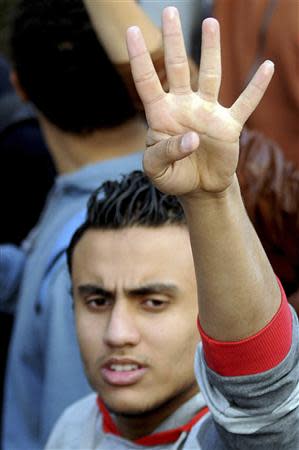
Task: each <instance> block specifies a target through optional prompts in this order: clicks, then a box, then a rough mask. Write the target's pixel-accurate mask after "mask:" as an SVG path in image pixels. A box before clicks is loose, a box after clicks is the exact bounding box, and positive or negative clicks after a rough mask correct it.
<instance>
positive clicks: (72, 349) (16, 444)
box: [0, 153, 142, 450]
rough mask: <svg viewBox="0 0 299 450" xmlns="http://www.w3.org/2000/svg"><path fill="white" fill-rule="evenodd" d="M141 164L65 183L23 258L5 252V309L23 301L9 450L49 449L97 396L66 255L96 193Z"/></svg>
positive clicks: (12, 364)
mask: <svg viewBox="0 0 299 450" xmlns="http://www.w3.org/2000/svg"><path fill="white" fill-rule="evenodd" d="M141 159H142V158H141V153H140V154H139V153H136V154H133V155H130V156H127V157H123V158H118V159H113V160H109V161H105V162H101V163H97V164H92V165H89V166H85V167H83V168H82V169H81V170H79V171H77V172H74V173H71V174H66V175H62V176H59V177H58V178H57V180H56V183H55V185H54V187H53V189H52V191H51V192H50V194H49V197H48V200H47V203H46V206H45V208H44V211H43V213H42V215H41V218H40V220H39V223H38V224H37V226H36V228H35V229H34V230H33V231H32V233H31V234H30V235H29V237H28V239H27V240H26V242H25V243H24V245H23V248H22V249H19V250H16V249H14V251H15V252H19V256H16V255H15V257H10V256H9V255H8V257H7V258H6V257H5V255H6V252H7V251H8V252H11V251H12V248H11V247H6V248H5V247H2V249H1V250H2V253H1V252H0V292H1V293H0V306H1V307H2V310H5V309H6V310H11V309H12V305H13V304H14V301H15V300H16V302H15V303H16V318H15V325H14V330H13V335H12V341H11V346H10V352H9V360H8V368H7V373H6V381H5V392H4V396H5V397H4V417H3V443H2V446H1V448H2V449H3V450H41V449H42V448H43V447H44V445H45V443H46V441H47V438H48V436H49V433H50V431H51V429H52V427H53V425H54V423H55V422H56V420H57V419H58V417H59V416H60V414H61V413H62V411H63V410H64V409H65V407H67V406H68V405H70V404H71V403H73V402H74V401H76V400H78V399H79V398H81V397H82V396H84V395H86V394H88V393H90V387H89V386H88V384H87V381H86V378H85V375H84V371H83V366H82V363H81V359H80V355H79V350H78V346H77V341H76V334H75V327H74V321H73V311H72V301H71V297H70V293H69V292H70V280H69V276H68V273H67V267H66V258H65V253H64V250H65V248H66V247H67V245H68V243H69V240H70V237H71V236H72V234H73V231H74V230H75V229H76V228H77V227H78V225H79V224H80V223H81V222H82V220H83V218H84V215H85V209H86V202H87V199H88V197H89V195H90V193H91V192H92V191H93V190H94V189H95V188H97V187H98V186H99V185H100V184H101V183H102V182H103V181H105V180H107V179H115V178H116V177H117V176H118V175H119V174H123V173H128V172H130V171H132V170H136V169H141ZM22 201H25V199H22ZM14 262H15V264H16V265H15V266H14ZM1 282H2V286H1ZM1 287H3V289H2V290H1ZM4 287H5V289H4Z"/></svg>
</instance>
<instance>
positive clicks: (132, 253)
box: [46, 8, 299, 450]
mask: <svg viewBox="0 0 299 450" xmlns="http://www.w3.org/2000/svg"><path fill="white" fill-rule="evenodd" d="M163 34H164V46H165V55H166V69H167V76H168V81H169V85H170V91H169V93H166V92H164V91H163V89H162V87H161V84H160V82H159V80H158V77H157V75H156V73H155V70H154V69H153V66H152V62H151V59H150V56H149V53H148V52H147V49H146V46H145V44H144V41H143V39H142V35H141V33H140V30H139V29H138V28H137V27H132V28H130V29H129V31H128V36H127V40H128V49H129V54H130V58H131V65H132V73H133V76H134V79H135V83H136V87H137V90H138V92H139V95H140V97H141V99H142V101H143V103H144V106H145V111H146V115H147V120H148V123H149V127H150V128H149V134H148V141H147V142H148V148H147V150H146V152H145V154H144V169H145V171H146V173H147V175H148V176H149V178H150V179H151V181H152V182H153V183H154V184H155V186H156V187H157V188H158V189H159V190H160V191H162V192H164V193H165V194H172V195H175V196H176V197H178V199H179V201H180V203H181V205H182V208H183V211H184V216H185V218H186V223H187V225H188V230H189V234H188V233H187V229H186V227H184V226H183V222H184V219H183V218H182V216H183V215H182V211H180V209H179V207H178V203H176V201H175V199H173V198H172V197H167V196H165V195H163V194H159V193H158V192H157V191H154V189H153V187H151V186H150V184H149V183H148V182H146V181H145V180H144V178H142V176H140V175H139V178H138V175H136V174H133V175H131V177H129V178H125V179H124V180H123V182H122V183H108V184H106V185H104V186H103V189H102V190H100V191H99V192H96V193H95V194H94V196H93V198H92V199H91V201H90V203H89V210H88V214H87V218H86V222H85V223H84V224H83V226H82V227H81V228H80V229H79V230H78V231H77V232H76V234H75V235H74V237H73V239H72V242H71V245H70V247H69V251H68V261H69V268H70V272H71V276H72V284H73V295H74V304H75V316H76V326H77V335H78V339H79V344H80V349H81V354H82V358H83V361H84V365H85V370H86V373H87V375H88V378H89V381H90V383H91V385H92V387H93V388H94V390H95V391H96V393H97V394H98V396H99V397H98V399H96V394H94V395H91V396H89V397H87V398H86V399H84V400H82V401H81V402H79V403H77V404H75V405H74V406H72V407H71V408H70V409H69V410H68V411H67V412H66V413H65V414H64V416H63V417H62V418H61V420H60V421H59V422H58V424H57V425H56V427H55V429H54V431H53V434H52V436H51V437H50V440H49V442H48V444H47V447H46V448H47V450H53V449H55V450H58V449H66V448H73V449H82V448H84V449H97V450H100V449H108V448H109V449H110V448H111V449H112V448H113V449H114V448H115V449H118V450H122V449H132V448H136V449H141V448H144V447H147V448H149V447H150V448H162V446H163V448H165V449H188V450H191V449H192V450H194V449H200V450H211V449H213V450H220V449H221V450H224V449H227V450H228V449H242V450H249V449H250V450H252V449H261V448H265V447H271V448H273V449H277V450H281V449H282V448H286V449H292V450H296V449H297V448H298V446H299V430H298V426H297V423H298V418H299V388H298V386H299V384H298V378H299V370H298V369H299V354H298V353H299V352H298V346H297V341H298V332H299V328H298V321H297V317H296V315H295V314H294V313H293V312H292V311H291V309H290V307H289V305H288V303H287V301H286V298H285V295H284V293H283V290H282V288H280V285H279V282H278V281H277V279H276V277H275V275H274V273H273V271H272V268H271V266H270V264H269V262H268V260H267V257H266V255H265V253H264V251H263V249H262V246H261V244H260V242H259V240H258V239H257V236H256V234H255V231H254V229H253V227H252V225H251V223H250V222H249V220H248V217H247V214H246V212H245V208H244V206H243V203H242V198H241V195H240V190H239V185H238V180H237V177H236V173H235V171H236V165H237V161H238V154H239V134H240V131H241V129H242V127H243V125H244V122H245V121H246V119H247V117H248V116H249V115H250V114H251V113H252V111H253V110H254V109H255V107H256V105H257V104H258V102H259V100H260V99H261V97H262V95H263V93H264V91H265V90H266V87H267V85H268V83H269V81H270V79H271V76H272V74H273V64H272V63H271V62H269V61H267V62H265V63H264V64H263V65H262V66H261V67H260V68H259V70H258V71H257V73H256V74H255V76H254V78H253V80H252V81H251V82H250V84H249V85H248V87H247V88H246V90H245V91H244V92H243V94H242V95H241V96H240V97H239V98H238V99H237V101H236V102H235V103H234V105H233V106H232V107H231V108H230V109H225V108H223V107H221V106H220V105H219V103H218V102H217V97H218V90H219V85H220V79H221V65H220V44H219V27H218V23H217V22H216V21H215V20H214V19H208V20H206V21H204V23H203V48H202V57H201V70H200V75H199V90H198V91H197V92H193V91H192V90H191V88H190V81H189V68H188V64H187V58H186V55H185V50H184V44H183V39H182V34H181V29H180V21H179V16H178V12H177V10H176V9H175V8H166V9H165V10H164V14H163ZM165 211H167V212H165ZM149 217H151V220H149V219H148V218H149ZM189 239H190V241H189ZM190 243H191V245H190ZM191 248H192V250H191ZM193 261H194V266H195V271H194V266H193ZM196 287H197V288H196ZM196 297H197V300H198V301H197V302H196V300H195V298H196ZM196 303H197V306H196ZM197 308H198V309H197ZM197 314H198V318H199V320H198V328H199V331H200V334H201V339H202V344H199V346H198V347H197V342H198V339H199V338H198V337H197V334H196V317H197ZM196 347H197V349H196ZM194 354H196V358H195V376H194V374H193V355H194ZM195 377H196V380H197V382H198V384H199V387H200V391H201V393H199V394H198V393H197V387H196V384H195ZM70 382H71V380H70ZM205 403H206V404H207V405H208V408H209V410H210V412H208V413H207V412H206V410H205V409H204V406H205Z"/></svg>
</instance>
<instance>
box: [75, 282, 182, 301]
mask: <svg viewBox="0 0 299 450" xmlns="http://www.w3.org/2000/svg"><path fill="white" fill-rule="evenodd" d="M77 291H78V293H79V294H80V295H81V296H84V295H100V296H102V297H105V298H109V299H113V298H115V291H109V290H107V289H105V288H103V287H102V286H100V285H96V284H82V285H80V286H78V288H77ZM178 291H179V289H178V287H177V286H176V285H175V284H171V283H150V284H146V285H144V286H139V287H136V288H131V289H125V293H126V295H128V296H129V297H142V296H145V295H150V294H164V295H171V296H175V295H177V294H178Z"/></svg>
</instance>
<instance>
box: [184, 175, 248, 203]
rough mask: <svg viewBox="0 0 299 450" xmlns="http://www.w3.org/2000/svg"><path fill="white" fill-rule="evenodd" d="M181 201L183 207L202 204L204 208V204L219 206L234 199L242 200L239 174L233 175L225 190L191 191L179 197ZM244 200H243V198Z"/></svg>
mask: <svg viewBox="0 0 299 450" xmlns="http://www.w3.org/2000/svg"><path fill="white" fill-rule="evenodd" d="M178 199H179V201H180V203H181V204H182V206H183V208H184V209H186V210H187V211H188V210H192V209H193V208H196V207H197V206H198V205H200V208H202V207H203V206H204V205H206V206H209V205H211V206H212V205H215V207H217V208H219V207H221V205H224V206H225V205H226V204H227V203H230V201H231V200H233V199H238V201H239V200H241V193H240V186H239V181H238V178H237V175H236V174H234V175H233V177H232V181H231V183H230V184H229V186H227V187H226V188H225V189H224V190H222V191H217V192H216V191H215V192H212V191H205V190H199V191H197V192H191V193H188V194H184V195H181V196H179V197H178ZM241 201H242V200H241Z"/></svg>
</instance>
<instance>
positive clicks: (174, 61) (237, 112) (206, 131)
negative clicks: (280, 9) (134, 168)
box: [127, 7, 274, 196]
mask: <svg viewBox="0 0 299 450" xmlns="http://www.w3.org/2000/svg"><path fill="white" fill-rule="evenodd" d="M163 39H164V51H165V66H166V70H167V77H168V84H169V92H165V91H164V90H163V89H162V86H161V84H160V81H159V78H158V76H157V74H156V72H155V69H154V67H153V64H152V61H151V58H150V55H149V53H148V51H147V49H146V46H145V43H144V39H143V37H142V34H141V32H140V30H139V28H137V27H131V28H129V29H128V31H127V47H128V52H129V57H130V62H131V68H132V74H133V78H134V81H135V85H136V88H137V91H138V93H139V95H140V98H141V100H142V102H143V105H144V109H145V113H146V117H147V121H148V125H149V131H148V140H147V150H146V151H145V155H144V170H145V171H146V173H147V174H148V175H149V176H150V177H151V178H152V180H153V182H154V183H155V185H156V186H157V187H158V188H159V189H160V190H162V191H164V192H167V193H171V194H175V195H181V196H183V195H184V196H185V195H188V194H192V195H193V194H194V193H197V192H200V191H206V192H210V193H220V192H222V191H224V190H225V189H227V188H228V187H229V186H230V184H231V183H232V181H233V179H234V174H235V170H236V167H237V162H238V155H239V136H240V132H241V130H242V127H243V125H244V123H245V122H246V120H247V118H248V117H249V116H250V115H251V114H252V112H253V111H254V109H255V108H256V106H257V105H258V103H259V101H260V100H261V98H262V96H263V94H264V92H265V90H266V88H267V86H268V84H269V82H270V80H271V77H272V75H273V71H274V67H273V63H272V62H270V61H265V62H264V63H263V64H262V65H261V66H260V68H259V69H258V71H257V72H256V74H255V75H254V77H253V79H252V80H251V82H250V83H249V85H248V86H247V88H246V89H245V90H244V92H243V93H242V94H241V95H240V97H239V98H238V99H237V100H236V102H235V103H234V104H233V105H232V106H231V108H224V107H222V106H221V105H220V104H219V103H218V101H217V99H218V93H219V88H220V83H221V56H220V34H219V24H218V22H217V21H216V20H215V19H212V18H210V19H206V20H205V21H204V22H203V25H202V52H201V62H200V71H199V77H198V91H197V92H194V91H192V89H191V87H190V73H189V66H188V61H187V57H186V51H185V46H184V40H183V35H182V30H181V24H180V19H179V14H178V11H177V9H176V8H174V7H168V8H165V9H164V11H163ZM169 138H170V139H169Z"/></svg>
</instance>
